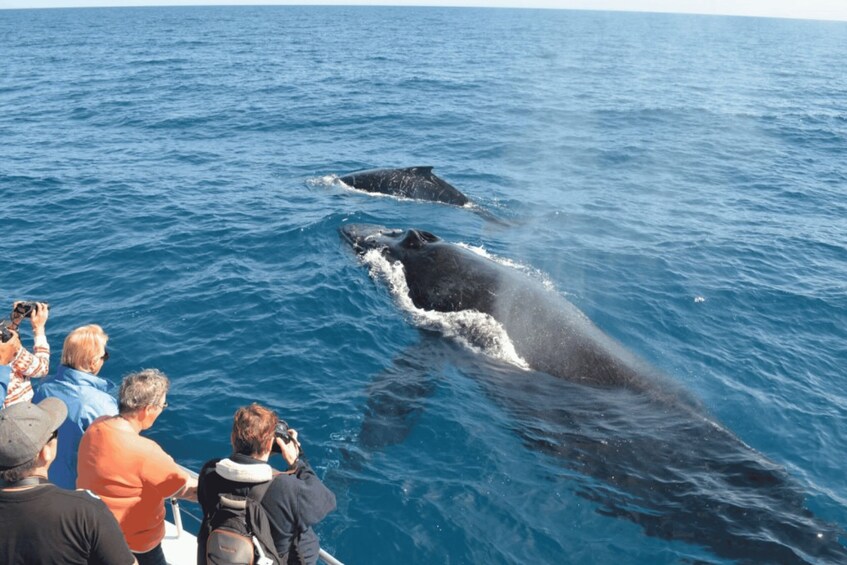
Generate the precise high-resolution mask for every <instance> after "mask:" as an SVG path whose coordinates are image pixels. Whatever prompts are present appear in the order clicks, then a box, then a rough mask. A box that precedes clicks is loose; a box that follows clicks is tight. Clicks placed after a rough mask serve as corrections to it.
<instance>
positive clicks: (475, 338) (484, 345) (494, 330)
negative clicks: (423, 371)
mask: <svg viewBox="0 0 847 565" xmlns="http://www.w3.org/2000/svg"><path fill="white" fill-rule="evenodd" d="M362 260H363V262H364V263H365V264H366V265H367V266H368V269H369V272H370V275H371V277H373V278H374V279H379V280H382V281H383V282H385V283H386V285H388V288H389V290H390V291H391V294H392V295H393V296H394V299H395V300H396V301H397V303H398V305H399V306H400V307H401V308H402V309H403V310H404V311H406V312H408V313H409V314H410V315H411V317H412V321H413V322H414V323H415V325H417V326H419V327H422V328H426V329H430V330H436V331H439V332H441V333H443V334H444V335H445V336H447V337H449V338H453V339H455V340H456V341H458V342H459V343H461V344H462V345H464V346H465V347H468V348H469V349H471V350H474V351H477V352H481V353H484V354H486V355H488V356H490V357H494V358H495V359H499V360H501V361H505V362H506V363H511V364H512V365H515V366H516V367H519V368H521V369H527V370H528V369H529V365H528V364H527V362H526V361H524V359H523V358H522V357H521V356H520V355H518V353H517V351H515V346H514V344H513V343H512V340H510V339H509V335H508V334H507V333H506V330H505V329H504V328H503V326H502V325H500V323H499V322H498V321H497V320H495V319H494V318H492V317H491V316H489V315H488V314H484V313H482V312H478V311H476V310H462V311H459V312H436V311H433V310H422V309H420V308H418V307H417V306H415V304H414V302H412V299H411V297H410V296H409V285H408V284H407V283H406V273H405V269H404V268H403V264H402V263H400V262H399V261H397V262H395V263H390V262H389V261H388V259H386V258H385V257H384V256H383V255H382V253H381V252H380V251H379V250H378V249H370V250H368V251H367V252H366V253H365V254H364V256H363V257H362Z"/></svg>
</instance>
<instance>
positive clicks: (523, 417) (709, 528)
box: [339, 224, 847, 563]
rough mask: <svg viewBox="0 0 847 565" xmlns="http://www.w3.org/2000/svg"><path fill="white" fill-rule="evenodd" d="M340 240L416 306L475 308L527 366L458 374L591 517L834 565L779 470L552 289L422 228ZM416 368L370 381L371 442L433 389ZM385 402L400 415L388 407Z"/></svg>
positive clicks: (348, 231) (353, 228) (411, 357)
mask: <svg viewBox="0 0 847 565" xmlns="http://www.w3.org/2000/svg"><path fill="white" fill-rule="evenodd" d="M339 231H340V233H341V235H342V237H343V238H344V239H345V240H346V241H347V242H348V243H349V244H350V245H351V246H352V247H353V249H354V250H355V251H356V252H357V253H358V254H359V255H361V256H364V258H365V260H368V257H369V256H370V254H371V253H377V254H379V255H380V256H381V257H384V258H385V259H387V260H388V262H389V263H392V264H400V265H402V271H403V276H404V278H405V281H406V284H407V287H408V293H409V296H408V298H409V299H411V301H412V303H413V304H414V306H415V307H416V308H418V309H421V310H426V311H437V312H460V311H466V310H467V311H476V312H479V313H481V314H483V315H486V316H490V317H491V318H493V319H494V320H496V321H497V322H498V323H499V324H500V325H501V326H502V328H503V329H504V331H505V332H506V334H507V335H508V337H509V340H510V341H511V342H512V343H513V345H514V349H515V352H516V353H517V355H518V356H520V358H521V359H522V360H523V361H524V362H525V363H526V365H527V366H528V367H529V368H530V369H531V370H525V369H518V368H515V369H514V370H513V371H508V370H504V369H503V367H502V364H499V365H498V364H496V363H493V360H491V359H488V358H485V357H482V358H477V359H476V360H475V361H472V362H468V363H467V367H466V370H467V373H469V374H471V375H473V376H474V377H475V378H478V379H479V381H480V382H481V383H482V384H483V388H484V389H485V390H486V391H487V392H488V393H489V394H490V395H491V396H492V397H493V398H495V399H496V400H497V401H498V402H499V403H502V404H503V406H504V407H506V408H507V409H508V411H509V413H510V414H513V415H514V421H515V431H516V432H517V433H518V434H519V435H520V436H521V437H522V438H523V439H524V441H525V442H526V443H527V444H529V445H531V446H533V447H535V448H537V449H538V450H539V451H543V452H545V453H549V454H550V455H551V456H554V457H557V458H558V459H559V460H560V461H562V463H563V465H564V466H565V467H566V468H568V469H570V471H572V473H571V474H569V475H567V476H568V477H570V478H573V479H574V481H576V482H577V484H576V486H575V492H576V493H577V494H578V495H580V496H583V497H584V498H586V499H589V500H591V501H592V502H594V503H596V504H597V505H598V508H597V511H598V512H600V513H601V514H605V515H609V516H616V517H620V518H624V519H627V520H630V521H632V522H634V523H637V524H639V525H640V526H641V527H642V528H643V530H644V532H645V533H646V534H647V535H651V536H656V537H661V538H664V539H670V540H678V541H683V542H686V543H692V544H697V545H701V546H703V547H706V548H708V549H710V550H711V551H712V552H713V553H715V554H716V555H718V556H721V557H725V558H729V559H732V560H735V561H737V562H740V563H819V562H847V548H845V547H844V545H842V543H843V542H842V541H840V540H839V537H841V538H842V539H843V536H844V532H843V531H842V530H841V529H840V528H839V527H838V526H837V525H832V524H828V523H826V522H824V521H822V520H820V519H818V518H817V517H815V516H814V515H813V514H812V513H811V512H810V511H809V510H808V509H806V507H805V505H804V498H805V497H804V493H803V492H802V490H801V489H800V487H799V486H798V485H797V484H796V483H795V481H793V480H792V479H791V477H790V476H788V474H787V473H786V472H785V471H784V470H783V469H782V468H781V467H780V466H779V465H777V464H775V463H774V462H772V461H770V460H768V459H767V458H766V457H765V456H763V455H761V454H760V453H758V452H757V451H755V450H754V449H753V448H751V447H750V446H748V445H746V444H745V443H744V442H743V441H742V440H741V439H740V438H738V437H737V436H736V435H734V434H733V433H732V432H731V431H729V430H727V429H726V428H725V427H723V426H721V425H720V424H719V423H717V422H715V421H714V420H713V419H712V418H710V417H709V415H708V414H707V413H706V411H705V410H704V409H703V408H702V407H701V406H700V404H699V403H698V402H697V401H696V400H694V399H693V398H692V397H691V396H690V395H688V394H687V393H685V392H684V391H683V390H682V389H681V388H680V387H679V386H678V385H676V384H675V383H674V382H673V381H671V380H669V379H668V378H667V377H665V376H664V375H661V374H660V373H659V371H658V370H656V369H653V368H651V367H650V366H649V364H647V363H646V362H645V361H642V360H640V359H639V358H638V357H637V356H636V355H634V354H633V353H630V352H628V351H627V350H626V349H625V348H624V347H623V346H622V345H621V344H619V343H618V342H616V341H615V340H614V339H612V338H611V337H609V336H607V335H606V334H605V333H604V332H602V330H600V329H599V328H598V327H597V326H596V325H595V324H594V323H593V322H591V320H589V319H588V317H587V316H585V314H583V313H582V312H581V311H580V310H579V309H578V308H577V307H576V306H574V305H573V304H571V303H570V302H568V301H567V300H565V299H564V298H563V297H561V296H560V295H559V294H558V293H556V292H555V291H552V290H550V289H548V288H546V287H545V286H544V285H543V284H541V283H540V282H538V281H537V280H535V279H533V278H532V277H530V276H528V275H526V274H525V273H522V272H520V271H519V270H517V269H514V268H512V267H510V266H506V265H503V264H500V263H498V262H496V261H493V260H491V259H488V258H486V257H484V256H481V255H480V254H477V253H474V252H473V251H471V250H469V249H466V248H464V247H461V246H457V245H454V244H451V243H448V242H446V241H443V240H442V239H440V238H439V237H437V236H436V235H434V234H432V233H429V232H426V231H422V230H416V229H409V230H401V229H389V228H385V227H381V226H374V225H363V224H351V225H345V226H343V227H341V228H340V230H339ZM403 290H404V291H405V289H403ZM428 358H432V355H431V354H430V353H429V352H427V353H425V354H422V355H416V354H414V353H411V354H408V355H407V356H406V357H405V358H403V359H401V360H400V362H399V363H395V366H396V368H395V369H392V370H390V371H389V372H388V373H386V375H387V376H384V378H383V379H382V380H381V382H379V383H378V384H377V388H375V389H374V391H373V397H372V398H371V399H369V403H368V414H366V420H365V423H364V424H363V433H367V434H368V437H367V440H368V441H369V442H370V445H379V443H380V441H379V438H380V437H385V435H386V434H387V435H388V436H392V435H393V438H390V441H402V438H403V437H404V436H405V434H404V433H402V430H401V432H400V433H397V432H396V426H395V431H394V432H393V433H392V431H391V428H392V419H398V418H399V419H400V420H407V421H410V422H413V421H414V419H415V413H417V412H419V410H420V409H421V405H420V403H419V402H418V403H417V404H415V401H416V397H417V395H419V394H425V393H426V391H427V390H431V389H432V385H431V383H427V382H425V381H423V379H425V378H427V374H428V373H431V372H432V370H433V369H432V368H427V366H426V360H427V359H428ZM417 376H421V377H422V379H421V380H422V382H421V383H416V382H415V378H416V377H417ZM392 398H393V399H397V398H401V399H404V401H408V402H409V408H407V409H405V410H404V409H399V410H398V409H397V407H396V406H391V404H390V399H392ZM401 423H402V422H401ZM577 477H584V479H583V480H582V482H579V479H578V478H577Z"/></svg>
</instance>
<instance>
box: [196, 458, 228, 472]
mask: <svg viewBox="0 0 847 565" xmlns="http://www.w3.org/2000/svg"><path fill="white" fill-rule="evenodd" d="M221 459H223V458H222V457H216V458H215V459H209V460H208V461H206V462H205V463H203V466H202V467H200V472H199V473H198V475H200V476H201V477H203V476H205V475H208V474H209V473H214V472H215V465H217V464H218V461H220V460H221Z"/></svg>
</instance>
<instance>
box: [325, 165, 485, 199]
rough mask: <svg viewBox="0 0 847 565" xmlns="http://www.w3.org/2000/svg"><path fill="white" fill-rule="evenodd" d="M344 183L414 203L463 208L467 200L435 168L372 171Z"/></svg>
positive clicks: (345, 178) (349, 176) (351, 176)
mask: <svg viewBox="0 0 847 565" xmlns="http://www.w3.org/2000/svg"><path fill="white" fill-rule="evenodd" d="M340 180H341V182H343V183H344V184H346V185H347V186H351V187H353V188H356V189H358V190H364V191H365V192H377V193H380V194H390V195H393V196H402V197H404V198H412V199H415V200H429V201H431V202H442V203H444V204H455V205H456V206H464V205H465V204H467V203H468V202H469V200H468V197H467V196H465V195H464V194H462V193H461V192H459V191H458V190H456V188H455V187H453V186H452V185H451V184H450V183H448V182H446V181H444V180H443V179H440V178H438V177H437V176H435V174H434V173H433V172H432V167H408V168H405V169H372V170H368V171H357V172H353V173H349V174H346V175H344V176H342V177H341V178H340Z"/></svg>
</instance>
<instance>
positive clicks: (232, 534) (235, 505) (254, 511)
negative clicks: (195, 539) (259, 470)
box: [206, 481, 282, 565]
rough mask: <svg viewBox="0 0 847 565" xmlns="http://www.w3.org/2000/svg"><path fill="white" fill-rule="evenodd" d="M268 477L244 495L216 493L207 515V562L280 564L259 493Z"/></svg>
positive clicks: (211, 564) (216, 564)
mask: <svg viewBox="0 0 847 565" xmlns="http://www.w3.org/2000/svg"><path fill="white" fill-rule="evenodd" d="M270 485H271V481H267V482H264V483H260V484H258V485H256V486H254V487H252V488H251V489H250V492H249V493H248V494H247V496H239V495H236V494H220V495H218V504H217V506H216V507H215V510H214V511H213V512H212V513H211V514H210V515H209V530H210V531H209V537H208V539H207V540H206V564H207V565H280V563H282V561H281V560H280V558H279V555H278V554H277V551H276V546H275V545H274V541H273V536H272V534H271V525H270V521H269V520H268V515H267V513H266V512H265V509H264V508H262V505H261V501H262V497H264V496H265V493H266V492H267V491H268V487H270Z"/></svg>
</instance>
